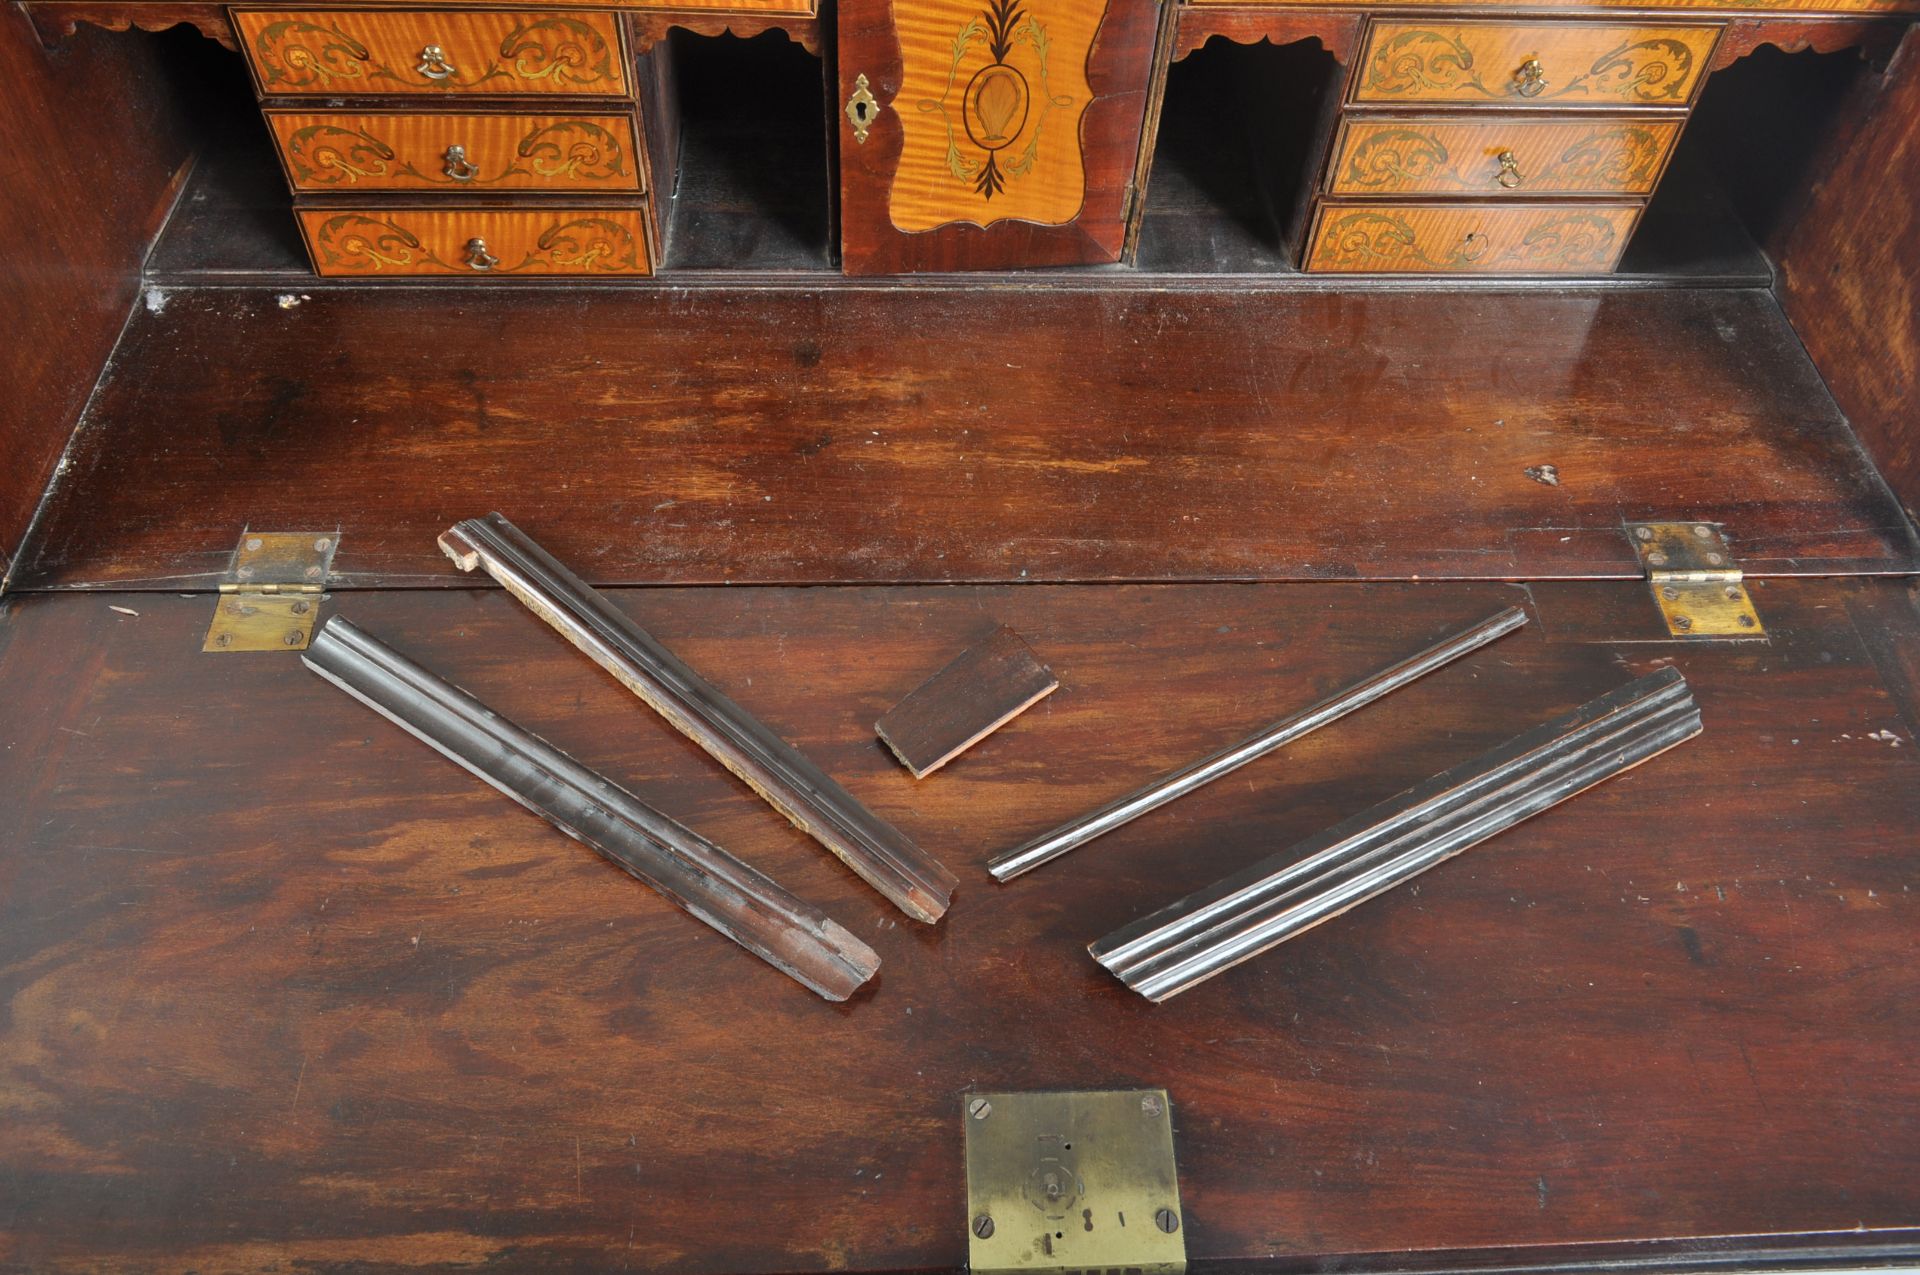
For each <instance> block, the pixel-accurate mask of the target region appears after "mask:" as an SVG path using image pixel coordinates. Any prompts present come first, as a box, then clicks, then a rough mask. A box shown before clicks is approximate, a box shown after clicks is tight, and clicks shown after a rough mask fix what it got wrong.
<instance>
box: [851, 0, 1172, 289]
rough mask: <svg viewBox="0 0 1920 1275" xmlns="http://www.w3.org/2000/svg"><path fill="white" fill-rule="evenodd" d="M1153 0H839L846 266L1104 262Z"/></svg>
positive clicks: (1146, 63) (1123, 207)
mask: <svg viewBox="0 0 1920 1275" xmlns="http://www.w3.org/2000/svg"><path fill="white" fill-rule="evenodd" d="M1157 12H1158V9H1157V6H1156V5H1155V4H1154V3H1153V2H1152V0H845V2H844V3H842V4H841V5H840V7H839V35H840V41H839V61H840V96H841V103H842V105H843V107H844V108H845V109H843V110H842V111H841V113H840V121H839V123H840V189H841V247H842V259H843V261H844V263H845V268H846V270H847V272H848V273H849V274H891V273H905V272H914V271H940V270H1004V269H1017V268H1019V267H1022V266H1057V265H1080V264H1093V263H1098V262H1108V261H1115V260H1118V258H1119V255H1120V247H1121V243H1122V241H1123V240H1124V238H1125V236H1126V216H1127V191H1128V188H1129V186H1130V184H1131V183H1132V180H1133V172H1134V163H1135V160H1136V158H1137V156H1138V153H1139V147H1140V130H1141V122H1142V120H1143V119H1144V117H1145V111H1146V98H1147V81H1148V77H1149V74H1150V70H1151V63H1152V52H1153V35H1154V27H1155V23H1156V15H1157Z"/></svg>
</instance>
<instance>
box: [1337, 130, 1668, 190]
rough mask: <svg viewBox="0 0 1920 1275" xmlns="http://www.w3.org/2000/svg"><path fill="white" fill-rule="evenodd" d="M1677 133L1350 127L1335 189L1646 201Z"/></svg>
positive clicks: (1342, 151) (1345, 138) (1656, 131)
mask: <svg viewBox="0 0 1920 1275" xmlns="http://www.w3.org/2000/svg"><path fill="white" fill-rule="evenodd" d="M1678 131H1679V130H1678V126H1677V125H1674V124H1668V123H1658V124H1651V125H1640V124H1625V123H1606V124H1581V123H1579V122H1577V121H1575V122H1568V121H1566V120H1564V119H1556V120H1553V121H1551V122H1544V123H1543V122H1534V121H1527V120H1524V119H1516V118H1513V117H1498V118H1495V119H1492V120H1488V121H1484V122H1483V121H1481V120H1478V119H1470V120H1456V121H1447V122H1444V123H1432V122H1422V121H1406V122H1391V123H1385V122H1382V123H1376V122H1373V121H1361V122H1350V123H1349V125H1348V132H1347V135H1346V136H1345V137H1344V139H1343V141H1342V145H1341V150H1340V157H1339V159H1338V161H1337V162H1336V166H1335V169H1334V173H1333V187H1332V188H1333V190H1334V191H1335V192H1336V193H1340V194H1432V193H1446V194H1485V195H1495V194H1508V193H1512V192H1516V191H1517V192H1519V193H1522V194H1531V193H1551V194H1600V195H1610V194H1643V193H1645V192H1647V191H1649V190H1651V189H1653V185H1654V182H1655V180H1656V178H1657V177H1658V176H1659V172H1660V166H1661V164H1662V163H1663V161H1664V160H1665V158H1666V154H1667V150H1668V147H1669V146H1670V145H1671V144H1672V142H1673V141H1674V139H1675V138H1676V137H1677V136H1678ZM1502 157H1505V159H1506V160H1507V162H1508V165H1509V167H1503V165H1502ZM1503 176H1506V177H1507V180H1505V181H1503V180H1502V177H1503Z"/></svg>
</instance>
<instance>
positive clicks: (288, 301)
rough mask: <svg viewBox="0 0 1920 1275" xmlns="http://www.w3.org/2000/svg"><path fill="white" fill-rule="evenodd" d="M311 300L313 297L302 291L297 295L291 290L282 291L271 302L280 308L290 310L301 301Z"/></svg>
mask: <svg viewBox="0 0 1920 1275" xmlns="http://www.w3.org/2000/svg"><path fill="white" fill-rule="evenodd" d="M311 300H313V298H312V297H310V296H308V295H307V294H306V293H304V292H302V293H300V294H299V295H297V296H296V295H295V294H293V293H291V292H283V293H281V294H280V295H279V296H277V297H275V298H274V299H273V303H274V304H275V305H277V306H279V307H280V308H281V309H282V310H291V309H293V308H294V307H295V306H297V305H299V304H300V303H301V302H302V301H311Z"/></svg>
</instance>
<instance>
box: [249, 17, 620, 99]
mask: <svg viewBox="0 0 1920 1275" xmlns="http://www.w3.org/2000/svg"><path fill="white" fill-rule="evenodd" d="M235 22H236V25H237V26H238V27H239V29H240V30H241V31H242V32H244V33H245V34H246V35H247V37H248V48H247V51H248V53H249V55H250V57H251V59H252V61H253V64H254V67H255V69H256V70H257V72H258V73H259V76H260V83H261V87H262V89H263V90H264V91H265V92H266V93H269V94H274V93H300V94H309V93H339V94H343V95H344V94H353V93H364V94H390V93H476V92H480V93H533V92H538V93H588V94H605V93H617V92H619V91H620V90H621V89H622V87H623V86H624V84H625V80H624V77H623V76H622V74H621V71H620V66H619V54H618V48H617V44H618V41H617V39H616V38H615V37H614V36H613V34H612V33H613V30H614V28H613V25H612V23H611V20H610V19H609V17H608V16H607V15H601V14H585V15H574V14H565V13H544V14H511V13H492V12H479V11H476V12H472V13H461V12H453V11H447V12H433V13H409V12H399V11H396V12H391V13H389V12H356V13H341V14H326V13H317V12H316V13H306V14H272V13H265V12H261V11H243V12H240V13H237V14H236V15H235Z"/></svg>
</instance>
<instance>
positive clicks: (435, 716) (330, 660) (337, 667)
mask: <svg viewBox="0 0 1920 1275" xmlns="http://www.w3.org/2000/svg"><path fill="white" fill-rule="evenodd" d="M302 658H303V659H304V660H305V662H306V665H307V667H308V668H310V669H312V670H313V671H314V672H316V673H318V674H319V675H320V676H321V677H324V678H326V679H327V680H328V681H329V682H332V683H333V684H334V685H335V686H338V687H339V688H340V689H341V690H344V691H346V692H347V693H348V694H349V695H351V696H353V697H354V698H355V699H357V700H359V701H360V702H361V703H363V704H366V705H367V706H368V707H370V708H372V709H373V710H375V711H376V712H378V713H379V714H381V715H382V716H383V717H386V718H388V719H389V720H391V721H393V722H395V723H397V724H398V725H400V726H402V727H404V728H405V729H406V730H408V731H409V732H411V733H412V734H414V735H416V736H418V737H419V738H421V739H423V740H425V741H426V742H427V743H429V744H431V745H433V746H434V747H435V748H436V749H438V750H439V751H440V752H441V753H443V754H445V755H446V756H448V757H450V758H452V759H453V760H454V761H456V762H458V763H460V765H462V766H464V767H466V768H467V769H468V770H470V771H472V772H473V773H474V774H476V775H478V776H479V777H480V778H482V779H484V780H486V781H487V782H488V783H489V784H491V785H493V786H494V787H495V788H497V789H499V790H500V791H501V792H503V793H505V794H506V795H507V796H509V797H511V798H513V799H514V800H515V801H517V802H519V803H520V804H521V805H523V806H525V807H526V808H527V809H529V810H531V811H533V812H534V813H535V814H537V815H540V816H541V817H542V818H544V819H546V820H547V821H548V822H549V823H552V824H553V825H554V826H555V827H557V828H559V829H560V830H561V831H562V832H564V833H566V834H567V835H568V836H570V837H574V838H576V839H578V840H580V841H583V842H585V843H586V844H587V845H589V846H591V847H593V848H594V849H595V850H598V851H599V852H600V853H601V854H602V855H604V856H606V858H608V859H610V860H612V861H613V862H614V863H615V864H618V865H619V866H620V867H622V868H624V869H626V871H628V872H629V873H631V874H632V875H634V876H636V877H638V878H639V879H640V880H642V881H644V882H646V883H647V884H648V885H650V886H652V887H653V888H654V889H655V890H658V891H659V892H660V893H661V894H663V895H665V896H666V897H667V898H668V899H670V900H672V901H673V902H674V903H676V904H678V905H679V906H680V907H682V908H684V909H685V910H686V911H688V912H691V913H692V914H693V915H694V916H697V917H699V918H700V919H701V920H702V921H705V922H706V923H707V924H708V925H711V926H712V927H713V928H714V929H716V930H718V931H720V933H722V934H724V935H726V936H727V937H728V938H730V939H732V940H733V941H734V942H736V943H738V944H739V945H740V946H742V947H744V948H746V949H747V950H748V951H749V952H752V953H753V954H754V955H756V956H758V957H760V958H761V959H762V960H764V961H766V962H767V963H768V964H769V965H772V966H774V967H775V968H776V969H779V970H782V971H784V972H785V973H787V974H788V975H790V976H792V977H793V978H794V979H795V980H796V981H798V982H800V983H802V984H803V985H805V986H806V987H808V988H811V989H812V990H813V991H815V992H818V993H819V994H820V995H821V996H824V997H825V998H826V999H828V1000H830V1001H843V1000H845V999H847V997H849V996H851V995H852V994H853V993H854V991H855V990H856V989H857V988H859V987H860V986H861V984H863V983H865V982H866V981H867V980H868V979H870V978H872V977H873V975H874V973H875V972H876V971H877V970H878V969H879V968H880V958H879V956H877V955H876V954H875V953H874V951H873V949H872V948H870V947H868V946H867V945H866V944H865V943H862V942H861V941H860V940H859V939H858V938H855V937H854V936H853V935H852V934H851V933H849V932H848V931H847V930H846V929H845V928H844V927H842V926H840V925H839V924H837V923H836V922H834V921H833V920H831V919H830V918H828V917H827V916H826V915H824V914H823V913H821V912H820V911H819V910H818V909H816V908H814V907H812V906H811V905H809V904H807V903H805V902H802V901H801V900H800V899H798V898H795V897H794V896H793V895H791V894H789V893H787V891H785V890H784V889H782V888H781V887H780V886H779V885H778V884H776V883H775V882H774V881H772V880H771V879H770V878H768V877H766V876H764V875H763V874H761V873H760V872H758V871H756V870H755V869H753V868H751V867H749V866H747V865H746V864H744V863H742V862H740V860H738V859H736V858H734V857H733V856H732V855H730V854H728V853H727V852H726V851H725V850H722V849H721V848H720V847H719V846H717V845H715V844H714V843H713V842H711V841H708V840H707V839H706V838H705V837H703V836H701V835H700V834H699V833H697V832H694V831H693V830H692V829H690V828H687V827H685V826H683V825H681V824H679V823H676V822H675V821H674V820H672V819H670V818H668V817H667V816H666V815H663V814H661V813H660V812H659V811H657V810H655V809H653V808H652V807H651V806H649V805H647V804H646V803H645V802H643V801H641V800H640V799H639V798H638V797H636V796H634V795H633V794H632V793H630V792H628V791H627V790H626V789H624V788H621V787H620V786H619V785H617V784H615V783H613V782H612V781H611V780H609V779H607V778H605V777H604V776H602V775H599V774H596V773H595V772H594V771H591V770H589V769H587V768H586V767H585V766H582V765H581V764H580V763H579V762H577V761H575V760H573V758H571V757H569V756H567V755H566V754H565V753H563V752H561V751H560V750H559V749H557V748H555V747H553V746H552V745H551V744H548V743H547V742H546V741H545V740H542V739H540V738H538V737H537V736H534V735H531V734H529V733H527V732H526V731H524V730H522V729H521V728H520V727H518V726H516V725H514V724H513V723H512V722H509V721H507V720H506V719H505V718H503V717H501V716H499V715H498V714H496V713H494V712H492V711H491V710H490V709H488V708H487V706H486V705H485V704H482V703H481V702H480V701H479V700H477V699H475V698H474V697H473V696H471V695H469V694H467V693H466V692H465V691H463V690H461V689H460V688H458V687H456V686H453V685H451V684H450V683H448V682H445V681H443V680H441V679H440V678H438V677H436V676H435V675H434V674H432V673H429V672H428V671H427V670H426V669H424V668H421V667H420V666H419V665H418V664H415V663H414V662H413V661H412V660H410V659H408V658H407V657H406V656H404V655H402V654H400V653H399V652H398V651H395V650H394V649H393V648H391V647H389V646H387V645H386V644H385V643H383V642H381V641H380V640H379V639H377V638H374V637H372V636H370V635H368V634H366V633H363V632H362V631H361V630H359V629H358V628H355V627H354V626H353V625H352V624H350V623H348V622H347V621H346V620H343V619H341V618H340V617H339V616H334V617H333V618H331V619H330V620H328V621H327V623H326V624H325V625H324V626H323V627H322V628H321V630H320V633H319V635H318V636H317V637H315V638H314V639H313V643H312V645H311V646H309V647H308V649H307V651H306V652H305V654H304V655H303V656H302Z"/></svg>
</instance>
